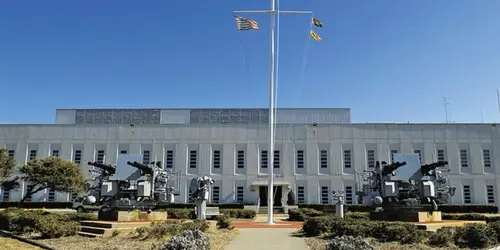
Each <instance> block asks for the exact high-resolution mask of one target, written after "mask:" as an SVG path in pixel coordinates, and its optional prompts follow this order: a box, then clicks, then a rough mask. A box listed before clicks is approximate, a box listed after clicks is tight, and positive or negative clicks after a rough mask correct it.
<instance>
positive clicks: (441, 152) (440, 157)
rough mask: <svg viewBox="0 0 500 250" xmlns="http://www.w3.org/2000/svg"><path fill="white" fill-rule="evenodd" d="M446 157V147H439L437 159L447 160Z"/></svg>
mask: <svg viewBox="0 0 500 250" xmlns="http://www.w3.org/2000/svg"><path fill="white" fill-rule="evenodd" d="M445 159H446V157H445V156H444V149H438V150H437V160H438V161H445Z"/></svg>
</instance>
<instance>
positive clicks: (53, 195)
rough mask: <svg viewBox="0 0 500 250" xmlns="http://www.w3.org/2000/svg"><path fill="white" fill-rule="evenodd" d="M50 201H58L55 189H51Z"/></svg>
mask: <svg viewBox="0 0 500 250" xmlns="http://www.w3.org/2000/svg"><path fill="white" fill-rule="evenodd" d="M48 200H49V201H55V200H56V191H55V190H54V189H52V188H51V189H49V194H48Z"/></svg>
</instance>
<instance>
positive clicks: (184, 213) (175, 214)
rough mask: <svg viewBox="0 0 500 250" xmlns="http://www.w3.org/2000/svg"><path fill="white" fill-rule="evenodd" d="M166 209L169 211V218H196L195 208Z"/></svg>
mask: <svg viewBox="0 0 500 250" xmlns="http://www.w3.org/2000/svg"><path fill="white" fill-rule="evenodd" d="M166 211H167V215H168V218H170V219H194V218H195V213H194V209H185V208H182V209H178V208H169V209H167V210H166Z"/></svg>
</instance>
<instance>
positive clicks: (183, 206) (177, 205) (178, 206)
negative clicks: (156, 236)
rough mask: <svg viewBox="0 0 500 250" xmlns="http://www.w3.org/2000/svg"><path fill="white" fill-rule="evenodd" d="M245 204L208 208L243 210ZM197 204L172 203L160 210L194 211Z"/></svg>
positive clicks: (209, 205) (213, 204)
mask: <svg viewBox="0 0 500 250" xmlns="http://www.w3.org/2000/svg"><path fill="white" fill-rule="evenodd" d="M245 205H246V204H245V203H208V204H207V207H219V208H220V209H243V208H245ZM195 207H196V204H195V203H172V204H168V205H164V206H158V207H157V208H158V209H172V208H174V209H190V208H192V209H194V208H195Z"/></svg>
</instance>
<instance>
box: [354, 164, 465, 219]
mask: <svg viewBox="0 0 500 250" xmlns="http://www.w3.org/2000/svg"><path fill="white" fill-rule="evenodd" d="M447 164H448V162H445V161H438V162H434V163H430V164H423V165H422V164H421V163H420V160H419V156H418V154H394V163H392V164H387V163H386V162H377V163H376V166H375V168H374V169H373V170H371V171H365V172H363V173H360V172H358V175H364V174H366V175H367V177H366V178H363V181H364V183H363V184H362V186H361V187H359V188H358V190H359V191H358V192H357V194H358V196H359V198H362V200H363V204H365V205H367V206H370V207H371V208H372V209H374V211H384V210H385V211H402V209H413V210H417V211H420V210H429V209H430V210H433V211H436V210H438V203H439V204H442V203H445V202H446V200H447V199H448V198H449V197H450V196H453V195H454V190H455V189H454V188H453V187H450V186H449V179H448V177H447V176H446V174H447V173H448V172H449V169H444V167H445V166H446V165H447ZM443 201H444V202H443Z"/></svg>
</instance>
